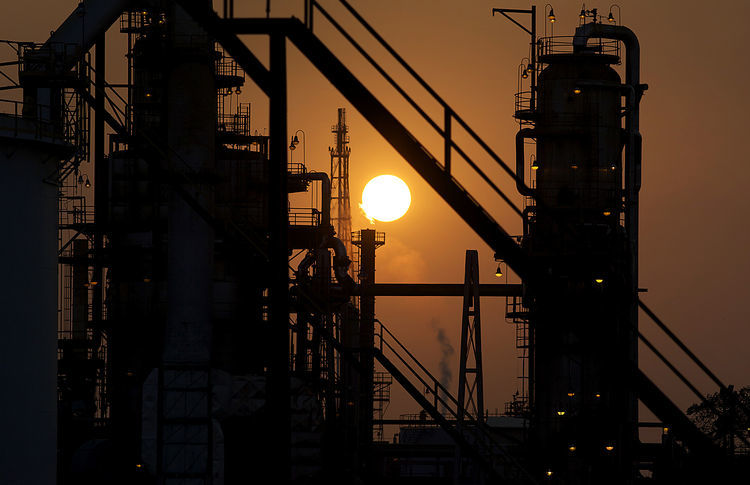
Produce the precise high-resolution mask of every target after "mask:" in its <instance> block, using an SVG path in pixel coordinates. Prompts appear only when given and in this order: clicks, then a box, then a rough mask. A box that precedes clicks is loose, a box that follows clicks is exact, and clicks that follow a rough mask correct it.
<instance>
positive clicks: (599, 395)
mask: <svg viewBox="0 0 750 485" xmlns="http://www.w3.org/2000/svg"><path fill="white" fill-rule="evenodd" d="M594 397H595V398H597V399H599V398H600V397H602V395H601V394H599V393H598V392H597V393H596V394H594Z"/></svg>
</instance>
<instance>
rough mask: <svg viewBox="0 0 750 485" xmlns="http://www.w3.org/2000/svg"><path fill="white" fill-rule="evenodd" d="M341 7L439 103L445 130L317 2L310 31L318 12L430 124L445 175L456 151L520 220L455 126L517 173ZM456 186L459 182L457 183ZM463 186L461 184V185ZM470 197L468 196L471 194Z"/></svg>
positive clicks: (343, 0)
mask: <svg viewBox="0 0 750 485" xmlns="http://www.w3.org/2000/svg"><path fill="white" fill-rule="evenodd" d="M338 3H340V4H341V5H342V6H343V7H344V8H345V9H346V10H347V11H348V12H349V13H350V14H351V15H352V16H353V17H354V18H355V19H356V20H357V22H358V23H359V25H360V26H361V27H363V28H364V29H365V30H366V31H367V32H368V33H369V34H370V35H371V36H372V37H373V38H374V39H375V40H376V41H377V42H378V43H379V44H380V46H381V47H383V48H384V49H385V50H386V51H387V52H388V53H389V54H390V55H391V57H392V58H393V59H395V60H396V62H398V64H399V65H400V66H401V67H402V68H403V69H404V70H405V71H406V72H407V73H408V74H409V75H410V76H411V79H412V80H414V81H416V83H417V84H419V85H420V86H421V87H422V89H424V91H425V92H427V94H429V96H430V97H431V99H432V101H434V102H435V103H437V104H438V105H439V106H440V107H441V108H442V111H443V119H442V126H441V124H440V122H438V121H435V120H434V119H433V118H432V117H431V116H430V115H429V114H427V112H426V111H425V110H424V109H423V108H422V107H421V106H420V105H419V104H418V103H417V102H416V101H415V100H414V98H412V97H411V96H410V95H409V94H408V93H407V92H406V91H405V90H404V89H403V88H402V87H401V86H400V85H399V84H398V83H397V82H396V81H395V80H394V78H393V77H392V76H391V75H390V74H388V73H387V72H386V71H385V69H383V67H381V66H380V64H378V62H377V61H375V59H374V58H373V57H372V56H371V55H370V54H369V53H368V52H367V51H366V50H365V49H364V48H363V47H362V46H361V45H360V44H359V43H358V42H357V41H356V40H355V39H354V38H353V37H352V36H351V35H350V34H349V32H348V31H347V30H346V29H345V28H344V27H342V25H341V24H340V23H339V22H337V21H336V20H335V19H334V18H333V16H332V15H331V14H330V13H329V12H328V11H327V10H326V9H325V8H324V7H323V6H322V5H320V3H318V2H317V1H316V0H309V7H308V8H306V13H308V12H309V13H308V17H306V18H305V25H307V26H308V27H309V28H310V29H312V26H313V13H314V11H315V10H316V9H317V10H318V11H319V12H320V14H321V15H322V16H323V17H324V18H325V19H326V20H327V21H328V22H329V23H330V24H331V25H332V26H333V27H334V28H335V29H336V31H338V32H339V34H341V36H343V37H344V38H345V39H346V40H347V41H348V42H349V44H351V46H352V47H354V49H355V50H356V51H357V52H358V53H359V54H360V55H361V56H362V57H364V58H365V60H366V61H367V62H368V63H369V64H370V65H371V66H372V67H373V68H374V69H375V70H376V71H377V72H378V73H379V74H380V75H381V76H382V77H383V79H385V81H387V82H388V84H390V85H391V87H392V88H393V89H395V90H396V92H398V94H399V95H401V97H402V98H403V99H404V100H405V101H406V102H407V103H408V104H409V105H410V106H411V107H412V108H413V109H414V110H415V111H416V112H417V113H419V115H420V116H421V117H422V118H423V119H424V121H426V122H427V124H428V125H429V126H430V127H431V128H432V129H433V130H434V131H435V132H436V133H437V134H438V135H440V137H442V138H443V144H444V156H443V165H442V168H443V170H444V171H445V173H446V174H447V175H449V176H451V177H452V156H451V153H452V152H453V151H455V153H457V154H458V155H459V156H460V157H461V158H462V159H463V160H464V161H465V162H466V163H467V164H468V165H469V167H470V168H471V169H472V170H473V171H474V172H475V173H476V174H477V175H479V177H481V178H482V180H484V182H485V183H486V184H487V185H489V187H490V188H491V189H492V191H494V192H495V194H497V195H498V196H500V198H501V199H502V200H503V201H505V203H506V204H508V206H509V207H510V208H511V209H512V210H513V211H514V212H516V213H517V214H518V215H519V216H522V211H521V209H520V208H519V207H518V206H517V205H516V204H515V203H514V202H513V201H512V200H511V199H510V198H509V197H508V196H507V195H506V194H505V193H504V192H503V191H502V190H500V188H499V187H498V186H497V184H495V182H494V181H493V180H492V179H491V178H490V177H489V176H488V175H487V173H485V171H484V170H482V169H481V168H480V167H479V165H477V163H476V162H475V161H474V160H473V159H472V158H471V157H470V156H469V155H468V154H467V153H466V151H465V150H464V148H462V146H460V145H459V144H458V142H457V141H456V140H455V139H454V137H453V135H452V127H453V122H455V123H456V124H457V125H458V126H459V127H461V128H462V129H463V130H464V131H465V133H466V134H467V135H468V136H469V138H470V139H471V140H472V141H473V142H474V143H475V144H476V145H477V146H478V147H479V148H480V149H481V152H482V153H484V154H485V155H487V156H489V158H490V159H491V160H492V161H494V162H495V163H496V164H497V165H499V166H500V168H501V169H502V170H503V171H504V172H505V173H506V174H507V175H508V176H509V177H511V178H512V179H513V180H514V181H515V179H516V174H515V172H514V171H513V170H512V169H511V168H510V166H508V165H507V164H506V163H505V162H504V161H503V160H502V159H501V158H500V157H499V156H498V155H497V154H496V153H495V152H494V150H492V149H491V148H490V147H489V145H487V143H486V142H485V141H484V140H483V139H482V138H480V137H479V135H477V133H476V132H475V131H474V130H473V129H472V128H471V127H470V126H469V124H468V123H467V122H466V121H465V120H464V119H463V118H462V117H461V116H460V115H459V114H458V113H457V112H456V111H455V110H454V109H453V108H452V107H451V105H449V104H448V102H446V101H445V100H444V99H443V98H442V97H441V96H440V95H438V94H437V92H436V91H435V90H434V89H433V88H432V87H431V86H430V85H429V84H428V83H427V82H426V81H425V80H424V79H423V78H422V77H421V76H420V75H419V74H418V73H417V72H416V71H415V70H414V69H413V68H412V67H411V66H410V65H409V64H408V63H407V62H406V61H405V60H404V59H403V58H402V57H401V56H400V55H399V54H398V53H397V52H396V51H395V50H394V49H393V47H391V46H390V45H389V44H388V43H387V42H386V41H385V39H383V37H382V36H380V34H378V33H377V31H375V29H374V28H373V27H372V26H371V25H370V24H369V23H368V22H367V21H366V20H365V19H364V18H363V17H362V16H361V15H360V14H359V13H358V12H357V11H356V10H355V9H354V8H353V7H352V6H351V5H350V4H349V2H347V1H346V0H338ZM454 182H455V183H456V184H458V182H457V181H456V180H455V179H454ZM458 185H460V184H458ZM467 193H468V192H467Z"/></svg>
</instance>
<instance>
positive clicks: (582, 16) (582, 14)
mask: <svg viewBox="0 0 750 485" xmlns="http://www.w3.org/2000/svg"><path fill="white" fill-rule="evenodd" d="M578 16H579V17H581V18H582V19H585V18H586V11H585V10H584V9H581V13H579V14H578Z"/></svg>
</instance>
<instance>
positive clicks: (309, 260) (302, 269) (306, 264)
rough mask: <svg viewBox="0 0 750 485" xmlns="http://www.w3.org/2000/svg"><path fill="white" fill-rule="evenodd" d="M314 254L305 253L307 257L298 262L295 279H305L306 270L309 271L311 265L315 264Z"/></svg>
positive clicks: (312, 252) (311, 252)
mask: <svg viewBox="0 0 750 485" xmlns="http://www.w3.org/2000/svg"><path fill="white" fill-rule="evenodd" d="M315 258H316V257H315V252H314V251H310V252H308V253H307V255H306V256H305V257H304V258H302V261H300V263H299V265H298V266H297V271H295V273H296V274H297V279H307V276H308V275H307V270H309V269H310V266H312V265H313V263H314V262H315Z"/></svg>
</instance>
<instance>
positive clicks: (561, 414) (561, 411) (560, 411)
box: [557, 409, 565, 416]
mask: <svg viewBox="0 0 750 485" xmlns="http://www.w3.org/2000/svg"><path fill="white" fill-rule="evenodd" d="M557 415H558V416H565V410H564V409H560V410H559V411H557Z"/></svg>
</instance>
